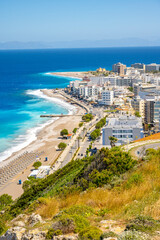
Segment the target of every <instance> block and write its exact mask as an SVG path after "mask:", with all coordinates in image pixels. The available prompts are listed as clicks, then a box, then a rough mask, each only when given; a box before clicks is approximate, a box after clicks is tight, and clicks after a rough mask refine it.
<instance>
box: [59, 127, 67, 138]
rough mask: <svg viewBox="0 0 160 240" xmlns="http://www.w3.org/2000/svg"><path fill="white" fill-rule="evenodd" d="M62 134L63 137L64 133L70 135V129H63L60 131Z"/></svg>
mask: <svg viewBox="0 0 160 240" xmlns="http://www.w3.org/2000/svg"><path fill="white" fill-rule="evenodd" d="M60 135H61V136H62V137H63V136H64V135H68V130H67V129H63V130H62V131H61V132H60Z"/></svg>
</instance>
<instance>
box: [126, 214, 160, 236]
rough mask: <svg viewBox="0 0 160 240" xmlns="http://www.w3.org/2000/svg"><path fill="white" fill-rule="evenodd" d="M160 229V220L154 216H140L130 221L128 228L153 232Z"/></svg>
mask: <svg viewBox="0 0 160 240" xmlns="http://www.w3.org/2000/svg"><path fill="white" fill-rule="evenodd" d="M159 229H160V221H158V220H154V219H153V218H152V217H146V216H138V217H137V218H135V219H133V220H131V221H130V223H129V224H128V225H127V226H126V230H130V231H139V232H145V233H151V232H154V231H157V230H159Z"/></svg>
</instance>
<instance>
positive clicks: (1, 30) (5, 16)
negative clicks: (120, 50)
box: [0, 0, 160, 42]
mask: <svg viewBox="0 0 160 240" xmlns="http://www.w3.org/2000/svg"><path fill="white" fill-rule="evenodd" d="M159 25H160V0H152V1H151V0H134V1H132V0H0V41H1V42H2V41H48V42H50V41H72V40H82V39H86V40H102V39H117V38H126V37H127V38H132V37H136V38H145V39H157V38H159V39H160V31H159V28H160V26H159Z"/></svg>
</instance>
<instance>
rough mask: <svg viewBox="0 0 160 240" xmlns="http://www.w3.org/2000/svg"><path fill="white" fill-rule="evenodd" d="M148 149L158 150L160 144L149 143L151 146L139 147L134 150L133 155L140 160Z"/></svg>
mask: <svg viewBox="0 0 160 240" xmlns="http://www.w3.org/2000/svg"><path fill="white" fill-rule="evenodd" d="M149 148H153V149H158V148H160V143H151V144H146V145H143V146H140V147H138V148H136V149H135V151H134V153H135V155H136V156H137V157H139V158H141V157H143V155H145V152H146V150H147V149H149Z"/></svg>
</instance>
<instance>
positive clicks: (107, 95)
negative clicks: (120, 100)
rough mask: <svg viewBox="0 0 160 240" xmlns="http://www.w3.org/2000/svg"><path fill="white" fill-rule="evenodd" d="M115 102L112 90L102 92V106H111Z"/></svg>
mask: <svg viewBox="0 0 160 240" xmlns="http://www.w3.org/2000/svg"><path fill="white" fill-rule="evenodd" d="M113 100H114V92H113V91H110V90H103V91H102V101H101V104H103V105H108V106H111V105H112V104H113Z"/></svg>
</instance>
